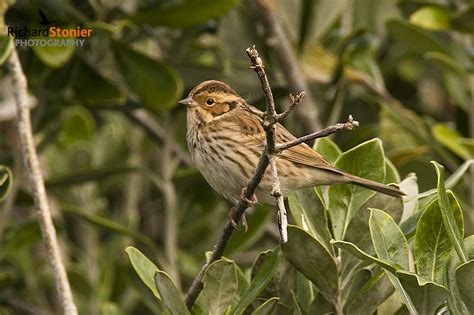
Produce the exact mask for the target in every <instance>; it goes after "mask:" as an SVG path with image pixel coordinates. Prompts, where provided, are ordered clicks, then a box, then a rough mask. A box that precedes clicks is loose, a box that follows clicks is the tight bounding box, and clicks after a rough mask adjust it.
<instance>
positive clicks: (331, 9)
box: [278, 0, 350, 41]
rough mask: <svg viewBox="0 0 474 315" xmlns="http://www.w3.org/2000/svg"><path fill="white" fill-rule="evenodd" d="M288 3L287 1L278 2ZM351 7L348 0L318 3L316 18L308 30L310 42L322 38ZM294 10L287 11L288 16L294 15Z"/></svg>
mask: <svg viewBox="0 0 474 315" xmlns="http://www.w3.org/2000/svg"><path fill="white" fill-rule="evenodd" d="M278 2H286V1H278ZM348 5H350V4H349V1H347V0H340V1H333V0H320V1H316V5H315V8H314V9H313V10H314V14H315V16H314V17H313V18H312V19H311V20H310V24H309V29H308V38H307V40H308V41H312V40H314V39H316V38H320V37H321V36H322V35H324V34H325V33H326V32H327V31H328V30H329V29H330V27H331V26H332V25H333V24H334V23H335V21H337V19H338V18H339V17H340V16H341V14H342V13H343V12H344V10H345V9H346V8H347V6H348ZM291 12H292V10H291V8H290V10H287V14H292V13H291Z"/></svg>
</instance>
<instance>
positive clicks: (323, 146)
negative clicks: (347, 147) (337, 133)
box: [313, 137, 342, 164]
mask: <svg viewBox="0 0 474 315" xmlns="http://www.w3.org/2000/svg"><path fill="white" fill-rule="evenodd" d="M313 147H314V150H315V151H316V152H318V153H319V154H321V155H322V156H323V157H324V158H325V159H326V161H328V162H329V163H331V164H334V163H336V160H337V159H338V158H339V156H340V155H341V154H342V151H341V149H339V146H338V145H337V144H336V143H335V142H334V141H332V140H331V138H329V137H325V138H319V139H316V141H315V142H314V146H313Z"/></svg>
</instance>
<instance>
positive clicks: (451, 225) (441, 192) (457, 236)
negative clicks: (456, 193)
mask: <svg viewBox="0 0 474 315" xmlns="http://www.w3.org/2000/svg"><path fill="white" fill-rule="evenodd" d="M431 163H432V164H433V165H434V167H435V169H436V174H437V175H438V184H437V186H438V204H439V208H440V210H441V215H442V217H443V222H444V227H445V228H446V232H447V234H448V237H449V239H450V240H451V243H452V245H453V246H454V250H455V251H456V253H457V254H458V255H459V257H460V258H461V260H462V261H463V262H467V258H466V253H465V251H464V248H463V244H462V239H463V235H464V230H460V229H459V228H458V226H457V223H456V218H455V217H454V212H453V208H452V206H451V203H450V202H449V199H448V194H447V193H446V187H445V186H444V167H443V166H442V165H441V164H439V163H437V162H435V161H431Z"/></svg>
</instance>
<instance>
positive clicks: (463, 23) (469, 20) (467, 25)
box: [452, 3, 474, 34]
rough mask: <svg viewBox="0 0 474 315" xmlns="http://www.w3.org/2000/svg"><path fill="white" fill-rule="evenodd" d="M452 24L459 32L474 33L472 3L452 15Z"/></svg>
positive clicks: (473, 7)
mask: <svg viewBox="0 0 474 315" xmlns="http://www.w3.org/2000/svg"><path fill="white" fill-rule="evenodd" d="M452 25H453V26H454V28H455V29H456V30H458V31H461V32H466V33H470V34H474V4H472V3H471V5H467V6H465V7H464V9H463V10H461V11H459V12H456V13H455V14H454V15H453V19H452Z"/></svg>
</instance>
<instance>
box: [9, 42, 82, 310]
mask: <svg viewBox="0 0 474 315" xmlns="http://www.w3.org/2000/svg"><path fill="white" fill-rule="evenodd" d="M8 65H9V67H10V69H11V71H12V75H13V79H14V84H15V100H16V105H17V120H18V121H17V122H18V136H19V139H20V148H21V152H22V155H23V161H24V164H25V171H26V173H27V174H28V180H29V182H30V186H31V190H32V194H33V199H34V203H35V207H36V212H37V215H38V221H39V225H40V227H41V234H42V236H43V241H44V244H45V246H46V253H47V256H48V260H49V264H50V265H51V269H52V272H53V277H54V281H55V284H56V290H57V293H58V297H59V301H60V305H61V311H62V313H63V314H67V315H73V314H77V307H76V305H75V304H74V299H73V296H72V292H71V287H70V285H69V281H68V278H67V274H66V268H65V267H64V264H63V262H62V260H61V251H60V249H59V244H58V240H57V236H56V230H55V228H54V225H53V219H52V217H51V212H50V210H49V204H48V198H47V196H46V190H45V188H44V182H43V176H42V175H41V170H40V166H39V161H38V156H37V154H36V149H35V144H34V140H33V132H32V129H31V120H30V112H29V109H28V108H27V97H28V92H27V82H26V77H25V75H24V73H23V70H22V68H21V64H20V60H19V58H18V54H17V51H16V49H15V48H13V50H12V52H11V55H10V58H9V59H8Z"/></svg>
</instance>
